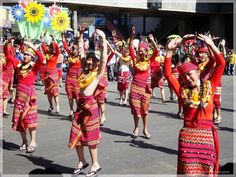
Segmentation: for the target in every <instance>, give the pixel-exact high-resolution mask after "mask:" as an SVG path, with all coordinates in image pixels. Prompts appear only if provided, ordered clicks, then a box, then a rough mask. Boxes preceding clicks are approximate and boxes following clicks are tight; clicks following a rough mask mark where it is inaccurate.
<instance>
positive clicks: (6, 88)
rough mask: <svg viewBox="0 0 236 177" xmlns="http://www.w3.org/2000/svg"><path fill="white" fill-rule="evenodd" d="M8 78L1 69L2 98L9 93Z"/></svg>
mask: <svg viewBox="0 0 236 177" xmlns="http://www.w3.org/2000/svg"><path fill="white" fill-rule="evenodd" d="M10 82H11V80H10V78H9V77H8V75H7V73H5V72H4V71H3V75H2V98H3V99H7V98H8V97H9V95H10V93H9V86H10Z"/></svg>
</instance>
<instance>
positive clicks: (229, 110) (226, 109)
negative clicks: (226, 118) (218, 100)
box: [220, 108, 235, 112]
mask: <svg viewBox="0 0 236 177" xmlns="http://www.w3.org/2000/svg"><path fill="white" fill-rule="evenodd" d="M220 109H221V110H222V111H228V112H235V110H233V109H229V108H220Z"/></svg>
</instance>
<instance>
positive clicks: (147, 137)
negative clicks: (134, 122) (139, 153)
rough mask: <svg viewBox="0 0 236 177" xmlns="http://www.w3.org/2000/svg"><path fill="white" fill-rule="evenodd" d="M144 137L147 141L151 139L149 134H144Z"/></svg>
mask: <svg viewBox="0 0 236 177" xmlns="http://www.w3.org/2000/svg"><path fill="white" fill-rule="evenodd" d="M143 135H144V137H145V138H146V139H151V135H150V134H149V133H145V132H143Z"/></svg>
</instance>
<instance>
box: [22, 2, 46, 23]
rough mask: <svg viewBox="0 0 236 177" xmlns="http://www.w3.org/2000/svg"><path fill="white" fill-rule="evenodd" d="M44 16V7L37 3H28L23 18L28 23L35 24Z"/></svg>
mask: <svg viewBox="0 0 236 177" xmlns="http://www.w3.org/2000/svg"><path fill="white" fill-rule="evenodd" d="M43 16H44V6H43V5H41V4H38V2H36V1H34V2H30V3H29V4H27V6H26V8H25V17H26V20H27V21H28V22H31V23H37V22H38V21H40V20H41V19H42V18H43Z"/></svg>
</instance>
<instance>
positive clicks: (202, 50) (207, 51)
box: [197, 47, 209, 54]
mask: <svg viewBox="0 0 236 177" xmlns="http://www.w3.org/2000/svg"><path fill="white" fill-rule="evenodd" d="M197 52H198V53H200V52H206V53H208V54H209V50H208V48H206V47H201V48H199V49H198V50H197Z"/></svg>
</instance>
